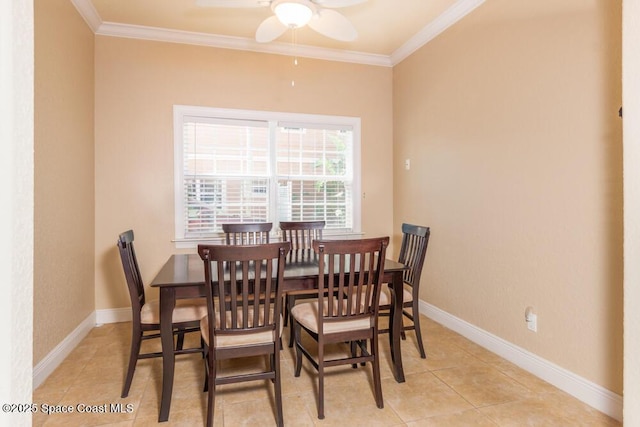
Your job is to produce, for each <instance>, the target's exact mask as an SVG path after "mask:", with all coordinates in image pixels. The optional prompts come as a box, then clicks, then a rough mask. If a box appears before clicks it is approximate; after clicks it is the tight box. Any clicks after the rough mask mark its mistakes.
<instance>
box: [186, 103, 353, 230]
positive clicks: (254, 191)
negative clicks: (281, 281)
mask: <svg viewBox="0 0 640 427" xmlns="http://www.w3.org/2000/svg"><path fill="white" fill-rule="evenodd" d="M282 115H283V114H282V113H267V112H251V111H244V110H219V109H210V108H200V107H182V106H176V107H174V128H175V158H176V161H175V191H176V240H178V241H180V240H182V239H187V240H189V239H198V238H207V237H212V236H216V235H218V234H219V233H221V231H222V224H225V223H242V222H244V223H247V222H273V223H274V228H275V229H277V223H278V222H279V221H311V220H325V221H326V224H327V226H326V228H327V229H332V230H340V231H353V230H355V229H356V227H357V225H358V224H359V218H358V216H359V204H358V198H357V197H354V194H357V192H359V190H357V189H359V183H358V182H357V180H356V178H358V175H359V173H358V171H359V167H358V165H359V160H358V158H357V153H358V151H359V150H357V146H358V145H357V142H359V141H357V140H358V138H359V136H358V135H359V134H358V133H357V132H354V125H353V123H356V124H357V125H358V126H359V121H356V120H355V119H353V118H346V119H345V118H339V117H338V118H337V119H338V120H337V121H338V122H340V121H342V122H345V123H338V124H335V122H336V118H335V117H333V116H308V115H304V120H289V119H291V118H293V119H295V118H297V116H301V115H294V114H286V115H285V116H286V117H287V118H288V119H287V120H282V118H281V116H282ZM327 117H329V118H330V119H331V120H327ZM358 129H359V127H358ZM354 189H356V190H354ZM354 191H356V193H354ZM356 231H357V230H356Z"/></svg>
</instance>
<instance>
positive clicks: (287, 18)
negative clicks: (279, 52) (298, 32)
mask: <svg viewBox="0 0 640 427" xmlns="http://www.w3.org/2000/svg"><path fill="white" fill-rule="evenodd" d="M273 12H274V13H275V14H276V16H277V17H278V19H279V20H280V22H282V23H283V24H284V25H285V26H287V27H290V28H300V27H304V26H305V25H307V24H308V23H309V21H310V20H311V17H312V16H313V10H312V9H311V8H310V7H309V6H307V5H306V4H304V3H300V2H296V1H283V2H279V3H278V4H277V5H276V6H275V7H274V8H273Z"/></svg>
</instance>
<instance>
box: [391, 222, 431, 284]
mask: <svg viewBox="0 0 640 427" xmlns="http://www.w3.org/2000/svg"><path fill="white" fill-rule="evenodd" d="M430 234H431V230H430V228H429V227H422V226H419V225H413V224H402V243H401V245H400V255H399V256H398V261H399V262H401V263H402V264H405V265H406V266H408V267H409V268H408V269H407V270H405V271H404V273H403V279H404V282H405V283H406V284H407V285H409V286H411V287H415V288H416V289H417V288H418V286H419V285H420V276H421V275H422V267H423V265H424V259H425V256H426V254H427V246H428V245H429V236H430Z"/></svg>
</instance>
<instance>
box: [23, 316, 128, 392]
mask: <svg viewBox="0 0 640 427" xmlns="http://www.w3.org/2000/svg"><path fill="white" fill-rule="evenodd" d="M128 321H131V308H130V307H126V308H114V309H108V310H96V311H94V312H93V313H91V314H90V315H89V316H87V318H86V319H84V320H83V321H82V322H81V323H80V325H78V327H77V328H75V329H74V330H73V332H71V333H70V334H69V335H67V337H66V338H65V339H64V340H62V342H61V343H60V344H58V345H57V346H56V347H55V348H54V349H53V350H52V351H51V352H50V353H49V354H47V356H46V357H45V358H44V359H42V360H41V361H40V363H38V364H37V365H36V366H35V367H34V368H33V389H34V390H35V389H36V388H38V386H39V385H40V384H42V383H43V382H44V381H45V380H46V379H47V378H48V377H49V375H51V373H52V372H53V371H54V370H55V369H56V368H57V367H58V366H59V365H60V364H61V363H62V361H63V360H64V359H65V358H66V357H67V356H68V355H69V353H71V352H72V351H73V349H74V348H76V346H77V345H78V344H80V341H82V340H83V339H84V337H85V336H87V334H88V333H89V331H91V329H93V328H94V327H96V326H99V325H103V324H105V323H118V322H128Z"/></svg>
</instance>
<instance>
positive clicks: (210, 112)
mask: <svg viewBox="0 0 640 427" xmlns="http://www.w3.org/2000/svg"><path fill="white" fill-rule="evenodd" d="M189 117H203V118H205V119H207V118H214V119H232V120H258V121H266V122H268V123H269V128H270V129H274V131H276V130H277V128H278V125H279V124H280V126H284V125H286V126H290V125H292V124H293V125H297V126H300V127H301V128H304V127H309V126H313V127H316V128H317V127H324V126H326V128H327V129H331V128H336V127H338V128H349V129H350V130H351V131H352V137H353V141H352V142H353V147H352V150H353V152H352V157H353V159H352V160H353V165H352V168H353V178H352V209H353V224H352V229H351V230H350V231H347V232H346V233H345V232H340V234H360V233H361V196H360V194H361V188H362V184H361V178H362V175H361V145H360V144H361V141H360V126H361V119H360V118H359V117H352V116H333V115H319V114H303V113H286V112H274V111H258V110H241V109H229V108H215V107H202V106H189V105H174V106H173V127H174V129H173V133H174V143H173V145H174V213H175V217H174V225H175V230H174V232H175V234H174V238H175V240H174V242H175V244H176V247H178V248H192V247H195V246H196V245H197V244H198V243H199V242H211V241H214V242H216V241H220V240H221V239H222V237H223V234H222V233H213V234H212V235H211V236H203V237H185V220H186V218H185V217H184V212H185V211H184V202H185V200H184V183H183V179H184V176H183V172H184V170H183V166H184V164H183V159H184V157H183V154H184V152H183V125H184V122H185V118H189ZM274 142H275V141H274V140H273V139H272V138H270V149H269V151H270V155H271V156H275V155H276V144H275V143H274ZM272 163H273V164H275V162H274V161H272ZM278 177H279V175H278V173H277V170H275V168H273V170H270V180H271V191H272V193H271V194H273V195H276V194H277V188H276V187H277V183H278ZM273 191H276V192H275V193H274V192H273ZM276 199H277V197H276V196H274V197H272V198H271V203H270V204H269V206H268V210H269V216H270V217H271V216H274V218H273V219H272V222H273V223H274V229H273V231H272V233H276V232H277V231H278V221H277V218H278V212H277V200H276ZM336 233H338V232H337V231H336ZM325 234H327V235H330V234H332V233H331V230H327V231H326V232H325Z"/></svg>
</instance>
